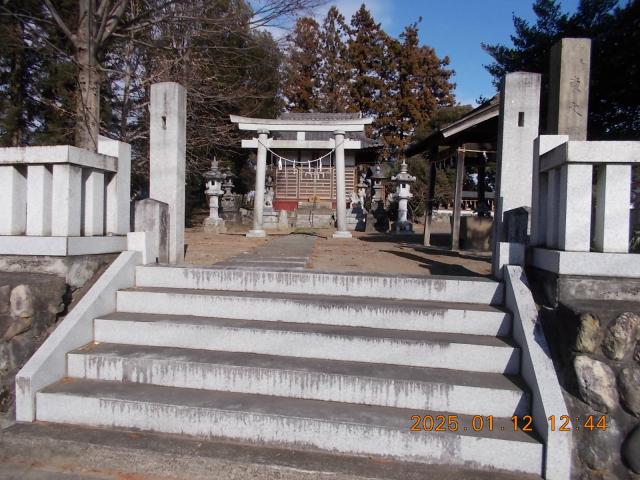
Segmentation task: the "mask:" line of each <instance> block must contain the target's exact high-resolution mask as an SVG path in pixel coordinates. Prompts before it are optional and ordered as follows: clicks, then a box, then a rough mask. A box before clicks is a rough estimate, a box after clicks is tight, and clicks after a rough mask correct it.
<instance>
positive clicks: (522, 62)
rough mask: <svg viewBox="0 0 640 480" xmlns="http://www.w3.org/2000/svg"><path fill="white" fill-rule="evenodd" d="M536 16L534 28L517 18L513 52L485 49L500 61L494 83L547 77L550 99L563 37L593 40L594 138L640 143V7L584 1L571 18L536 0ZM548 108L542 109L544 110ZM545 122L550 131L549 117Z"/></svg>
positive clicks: (554, 4) (550, 2)
mask: <svg viewBox="0 0 640 480" xmlns="http://www.w3.org/2000/svg"><path fill="white" fill-rule="evenodd" d="M621 4H623V5H622V6H620V5H621ZM533 11H534V13H535V14H536V21H535V23H533V24H529V23H528V22H527V21H526V20H524V19H522V18H519V17H514V19H513V22H514V26H515V35H513V36H512V40H513V47H509V46H505V45H499V44H498V45H483V48H484V49H485V50H486V51H487V52H488V53H489V54H490V55H491V56H492V57H493V59H494V62H493V63H492V64H490V65H487V66H485V68H486V69H487V70H488V71H489V73H491V74H492V75H493V77H494V83H495V84H496V85H498V84H499V82H500V79H501V78H502V77H503V76H504V75H505V74H506V73H509V72H514V71H519V70H521V71H530V72H537V73H542V74H543V95H544V96H546V95H547V94H548V73H549V54H550V51H551V47H552V45H553V44H554V43H556V42H557V41H558V40H559V39H560V38H562V37H589V38H591V39H592V40H593V44H592V54H591V58H592V60H591V85H590V101H589V123H588V127H589V138H590V139H594V140H598V139H635V138H639V137H638V131H640V59H639V57H638V55H637V48H638V45H639V44H640V1H638V0H631V1H629V2H624V3H623V2H622V0H581V1H580V3H579V4H578V8H577V10H576V12H574V13H573V14H571V15H569V14H563V13H561V10H560V4H559V2H558V1H557V0H536V1H535V2H534V4H533ZM546 103H547V102H543V103H542V107H543V109H544V108H545V107H546ZM540 120H541V122H542V123H543V125H544V122H545V120H546V115H545V114H544V112H543V114H542V115H541V117H540Z"/></svg>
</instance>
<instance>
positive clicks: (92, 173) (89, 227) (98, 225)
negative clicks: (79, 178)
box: [82, 169, 104, 237]
mask: <svg viewBox="0 0 640 480" xmlns="http://www.w3.org/2000/svg"><path fill="white" fill-rule="evenodd" d="M83 177H84V178H83V183H84V222H83V226H84V228H83V231H82V235H84V236H87V237H91V236H99V235H104V172H102V171H98V170H88V169H86V170H84V171H83Z"/></svg>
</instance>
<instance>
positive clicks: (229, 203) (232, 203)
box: [222, 170, 238, 213]
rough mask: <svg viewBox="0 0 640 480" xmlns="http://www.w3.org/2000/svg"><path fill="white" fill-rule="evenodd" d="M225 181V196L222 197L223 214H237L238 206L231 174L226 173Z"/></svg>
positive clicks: (223, 185) (223, 186)
mask: <svg viewBox="0 0 640 480" xmlns="http://www.w3.org/2000/svg"><path fill="white" fill-rule="evenodd" d="M224 176H225V180H224V183H223V184H222V188H223V189H224V195H222V212H223V213H226V212H235V211H237V210H238V208H237V205H236V203H237V202H236V196H235V194H234V193H233V188H234V187H235V185H234V184H233V178H232V177H231V172H230V171H228V170H227V171H226V172H225V173H224Z"/></svg>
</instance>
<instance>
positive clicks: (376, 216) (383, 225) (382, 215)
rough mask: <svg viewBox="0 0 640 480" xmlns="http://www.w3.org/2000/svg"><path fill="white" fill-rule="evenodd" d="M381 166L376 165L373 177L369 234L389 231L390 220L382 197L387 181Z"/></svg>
mask: <svg viewBox="0 0 640 480" xmlns="http://www.w3.org/2000/svg"><path fill="white" fill-rule="evenodd" d="M386 178H387V177H385V175H384V173H382V169H381V168H380V164H378V165H376V166H375V168H374V170H373V175H371V178H370V182H371V209H370V210H369V213H368V214H367V223H366V231H367V232H375V231H378V232H386V231H387V230H389V218H388V217H387V212H386V211H385V209H384V198H383V197H382V187H383V185H382V182H383V181H384V180H385V179H386Z"/></svg>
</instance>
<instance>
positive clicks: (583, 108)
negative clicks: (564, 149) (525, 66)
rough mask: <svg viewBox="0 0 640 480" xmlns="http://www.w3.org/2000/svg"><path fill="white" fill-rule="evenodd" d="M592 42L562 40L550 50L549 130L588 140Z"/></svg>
mask: <svg viewBox="0 0 640 480" xmlns="http://www.w3.org/2000/svg"><path fill="white" fill-rule="evenodd" d="M590 64H591V40H590V39H588V38H563V39H561V40H560V41H558V43H556V44H555V45H554V46H553V48H552V49H551V60H550V66H549V109H548V114H547V131H548V133H549V134H552V135H568V136H569V140H586V139H587V118H588V116H589V68H590Z"/></svg>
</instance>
